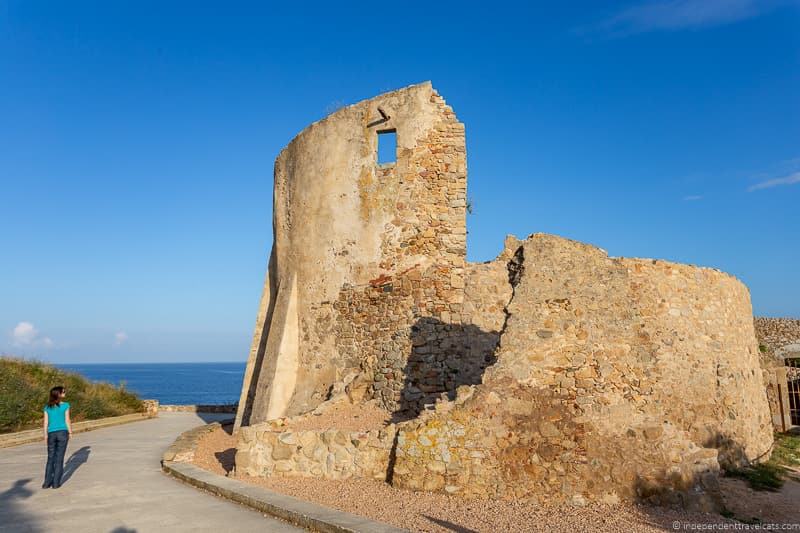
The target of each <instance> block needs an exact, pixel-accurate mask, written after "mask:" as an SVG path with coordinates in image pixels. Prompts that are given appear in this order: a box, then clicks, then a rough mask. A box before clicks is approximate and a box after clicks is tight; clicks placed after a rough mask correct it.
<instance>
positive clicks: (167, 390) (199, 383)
mask: <svg viewBox="0 0 800 533" xmlns="http://www.w3.org/2000/svg"><path fill="white" fill-rule="evenodd" d="M54 366H57V367H58V368H62V369H65V370H71V371H73V372H78V373H80V374H82V375H83V376H86V377H87V378H88V379H90V380H91V381H104V382H108V383H112V384H114V385H119V384H120V383H123V384H124V386H125V388H126V389H128V390H130V391H132V392H135V393H136V394H138V395H139V397H140V398H152V399H155V400H158V401H159V402H160V403H162V404H173V405H191V404H233V403H236V402H238V401H239V392H240V391H241V387H242V378H243V376H244V367H245V362H244V361H241V362H239V361H236V362H219V363H206V362H201V363H72V364H56V365H54Z"/></svg>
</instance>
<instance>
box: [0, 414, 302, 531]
mask: <svg viewBox="0 0 800 533" xmlns="http://www.w3.org/2000/svg"><path fill="white" fill-rule="evenodd" d="M200 417H202V418H200ZM221 418H230V415H224V414H222V415H206V414H201V415H197V414H195V413H160V414H159V416H158V418H155V419H152V420H146V421H144V422H133V423H131V424H125V425H123V426H116V427H110V428H106V429H99V430H96V431H90V432H88V433H80V434H77V435H74V436H73V437H72V439H70V442H69V447H68V448H67V455H66V457H67V458H68V460H67V461H66V462H65V464H66V466H65V472H64V478H65V479H64V484H63V485H62V487H61V488H60V489H58V490H53V489H46V490H45V489H42V488H41V486H42V478H43V476H44V465H45V462H46V460H47V450H46V448H45V445H44V442H39V443H35V444H27V445H24V446H17V447H15V448H6V449H0V532H2V533H7V532H14V533H17V532H23V531H25V532H49V531H53V532H75V533H78V532H80V533H83V532H92V533H93V532H113V533H149V532H173V531H192V532H194V531H209V532H212V531H213V532H226V531H236V532H239V531H270V532H271V531H276V532H289V531H291V532H297V531H302V530H299V529H297V528H295V527H293V526H290V525H289V524H287V523H284V522H281V521H279V520H275V519H273V518H269V517H266V516H263V515H262V514H260V513H258V512H256V511H253V510H251V509H248V508H246V507H243V506H240V505H238V504H236V503H232V502H228V501H226V500H223V499H220V498H217V497H216V496H212V495H210V494H207V493H205V492H203V491H200V490H198V489H195V488H193V487H189V486H187V485H184V484H183V483H181V482H179V481H177V480H175V479H173V478H171V477H169V476H167V475H165V474H163V473H162V472H161V464H160V460H161V454H162V453H163V451H164V450H165V449H166V448H167V447H168V446H169V445H170V444H171V443H172V441H173V440H175V438H176V437H177V436H178V435H179V434H180V433H182V432H183V431H186V430H187V429H191V428H193V427H195V426H199V425H201V424H204V423H207V422H211V421H213V420H217V419H221Z"/></svg>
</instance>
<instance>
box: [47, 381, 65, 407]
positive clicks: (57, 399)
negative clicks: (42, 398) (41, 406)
mask: <svg viewBox="0 0 800 533" xmlns="http://www.w3.org/2000/svg"><path fill="white" fill-rule="evenodd" d="M62 394H64V387H62V386H61V385H59V386H58V387H53V388H52V389H50V399H48V400H47V407H55V406H56V405H61V395H62Z"/></svg>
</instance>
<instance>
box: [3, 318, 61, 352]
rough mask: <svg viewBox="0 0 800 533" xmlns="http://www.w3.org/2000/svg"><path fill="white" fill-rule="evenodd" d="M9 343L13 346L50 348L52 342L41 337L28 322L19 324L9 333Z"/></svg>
mask: <svg viewBox="0 0 800 533" xmlns="http://www.w3.org/2000/svg"><path fill="white" fill-rule="evenodd" d="M11 343H12V344H13V345H14V346H43V347H45V348H50V347H52V346H53V341H52V340H51V339H50V337H45V336H43V335H42V334H41V333H40V332H39V330H38V329H36V327H35V326H34V325H33V324H31V323H30V322H25V321H23V322H20V323H19V324H17V325H16V326H14V329H13V330H12V331H11Z"/></svg>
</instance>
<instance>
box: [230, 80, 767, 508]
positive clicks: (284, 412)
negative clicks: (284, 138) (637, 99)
mask: <svg viewBox="0 0 800 533" xmlns="http://www.w3.org/2000/svg"><path fill="white" fill-rule="evenodd" d="M389 130H392V131H396V133H397V144H398V148H397V160H396V162H395V163H392V164H388V165H379V164H378V163H377V158H376V143H377V142H378V136H379V133H380V132H381V131H389ZM465 215H466V150H465V140H464V127H463V125H462V124H461V123H460V122H458V120H457V119H456V117H455V115H454V114H453V111H452V109H451V108H450V107H449V106H448V105H447V104H446V103H445V102H444V100H443V99H442V98H441V96H440V95H438V94H437V93H436V91H434V90H433V88H432V87H431V86H430V84H429V83H425V84H420V85H415V86H411V87H407V88H405V89H401V90H399V91H394V92H391V93H387V94H384V95H381V96H378V97H376V98H373V99H371V100H366V101H364V102H360V103H358V104H356V105H353V106H349V107H346V108H343V109H341V110H339V111H337V112H336V113H334V114H333V115H331V116H329V117H327V118H325V119H323V120H322V121H320V122H317V123H314V124H312V125H311V126H309V127H308V128H306V129H305V130H304V131H303V132H301V133H300V134H299V135H298V136H297V137H296V138H295V139H294V140H293V141H292V142H291V143H290V144H289V145H288V146H287V147H286V148H285V149H284V150H283V151H282V152H281V154H280V155H279V157H278V159H277V161H276V164H275V195H274V224H273V226H274V233H275V238H274V244H273V248H272V252H271V254H270V260H269V269H268V273H267V276H266V279H265V283H264V290H263V294H262V299H261V304H260V307H259V311H258V314H257V320H256V328H255V332H254V336H253V344H252V348H251V352H250V356H249V358H248V363H247V369H246V372H245V380H244V383H243V388H242V396H241V400H240V402H239V410H238V411H237V422H236V427H237V429H238V430H239V441H238V442H239V445H238V450H237V469H239V470H240V471H243V472H247V473H251V474H253V475H309V476H320V477H331V478H339V477H349V476H359V477H374V478H381V477H385V479H387V480H391V481H392V483H394V484H396V485H398V486H401V487H407V488H411V489H415V490H431V491H445V492H448V493H454V494H461V495H464V496H491V497H509V498H534V499H544V500H549V499H568V500H571V501H574V502H576V503H581V502H583V501H585V500H587V499H600V500H604V501H616V500H617V499H620V498H644V499H652V500H657V501H668V502H683V503H684V504H687V505H699V506H701V507H704V508H708V507H713V506H715V505H716V504H717V500H716V494H717V491H716V472H717V470H718V469H719V468H720V465H722V466H723V467H725V466H733V465H739V464H742V463H744V462H748V461H757V460H760V459H762V458H763V457H764V455H765V454H766V453H768V451H769V449H770V446H771V442H772V434H771V427H770V419H769V418H770V417H769V412H768V408H767V399H766V395H765V393H764V388H763V383H764V381H763V378H762V374H761V370H760V368H759V364H758V361H759V350H758V346H757V344H756V340H755V334H754V329H753V322H752V311H751V307H750V299H749V293H748V291H747V289H746V288H745V287H744V286H743V285H742V284H741V283H739V282H738V281H737V280H736V279H734V278H733V277H731V276H728V275H726V274H724V273H721V272H719V271H716V270H712V269H702V268H696V267H692V266H688V265H677V264H673V263H668V262H664V261H653V260H644V259H621V258H609V257H608V256H607V254H606V253H605V252H604V251H602V250H600V249H598V248H595V247H592V246H588V245H584V244H581V243H576V242H574V241H568V240H565V239H560V238H557V237H553V236H547V235H534V236H531V237H530V238H528V239H527V240H526V241H524V242H521V241H518V240H516V239H515V238H513V237H512V238H508V239H507V241H506V245H505V249H504V251H503V252H502V253H501V254H500V256H499V257H498V259H497V260H495V261H491V262H488V263H483V264H468V263H467V262H466V260H465V252H466V225H465ZM345 396H346V397H347V398H348V400H349V401H353V402H366V401H370V400H373V401H374V402H377V403H378V404H379V405H380V406H381V407H383V408H385V409H387V410H390V411H392V412H394V414H395V416H394V422H396V423H397V424H396V425H395V424H392V425H390V426H389V427H388V428H387V429H386V430H385V431H384V430H380V431H378V430H376V431H378V432H377V433H375V434H374V435H372V434H369V435H367V434H363V435H362V434H354V433H352V432H346V431H339V430H327V431H325V432H313V431H311V432H291V431H286V430H284V429H280V428H277V427H273V425H274V424H275V423H276V422H274V420H276V419H277V418H279V417H284V416H288V417H294V416H295V415H301V414H302V413H308V412H310V411H311V410H312V409H314V408H316V407H318V406H319V405H320V404H321V403H323V402H326V401H329V402H333V401H334V400H331V398H339V399H341V398H343V397H345ZM433 404H435V405H436V407H435V410H430V409H428V410H426V409H425V408H426V407H431V406H432V405H433ZM326 405H327V404H326ZM240 426H241V427H240Z"/></svg>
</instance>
